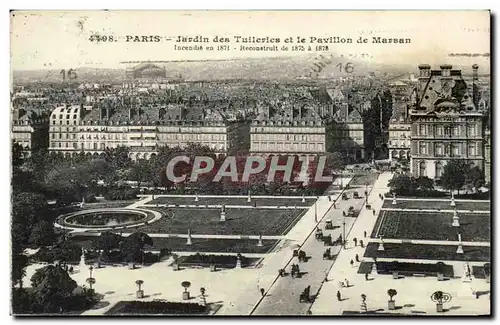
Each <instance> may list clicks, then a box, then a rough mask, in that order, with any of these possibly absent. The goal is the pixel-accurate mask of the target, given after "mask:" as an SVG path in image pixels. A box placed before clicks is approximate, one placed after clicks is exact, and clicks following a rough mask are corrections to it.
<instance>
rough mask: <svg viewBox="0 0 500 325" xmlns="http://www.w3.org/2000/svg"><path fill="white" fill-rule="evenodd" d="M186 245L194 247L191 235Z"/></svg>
mask: <svg viewBox="0 0 500 325" xmlns="http://www.w3.org/2000/svg"><path fill="white" fill-rule="evenodd" d="M186 245H187V246H191V245H192V242H191V235H189V236H188V238H187V241H186Z"/></svg>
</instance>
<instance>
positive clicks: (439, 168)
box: [418, 161, 443, 178]
mask: <svg viewBox="0 0 500 325" xmlns="http://www.w3.org/2000/svg"><path fill="white" fill-rule="evenodd" d="M434 168H435V170H434V175H435V177H436V178H440V177H441V175H442V174H443V164H442V163H441V162H439V161H438V162H436V163H435V165H434ZM418 174H419V176H422V177H425V176H427V164H426V162H425V161H421V162H420V163H419V165H418Z"/></svg>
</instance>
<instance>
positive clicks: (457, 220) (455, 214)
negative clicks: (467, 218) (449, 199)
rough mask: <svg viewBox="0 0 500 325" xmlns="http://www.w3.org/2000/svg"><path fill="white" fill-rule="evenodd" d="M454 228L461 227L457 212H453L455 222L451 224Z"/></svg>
mask: <svg viewBox="0 0 500 325" xmlns="http://www.w3.org/2000/svg"><path fill="white" fill-rule="evenodd" d="M451 226H452V227H460V218H459V217H458V213H457V210H455V211H453V221H452V223H451Z"/></svg>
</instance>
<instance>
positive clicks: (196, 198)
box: [194, 194, 200, 202]
mask: <svg viewBox="0 0 500 325" xmlns="http://www.w3.org/2000/svg"><path fill="white" fill-rule="evenodd" d="M199 200H200V199H199V198H198V194H196V196H195V197H194V201H195V202H198V201H199Z"/></svg>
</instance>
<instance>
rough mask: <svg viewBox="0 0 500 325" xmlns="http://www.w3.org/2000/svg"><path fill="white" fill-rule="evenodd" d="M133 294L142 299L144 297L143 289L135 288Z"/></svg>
mask: <svg viewBox="0 0 500 325" xmlns="http://www.w3.org/2000/svg"><path fill="white" fill-rule="evenodd" d="M135 296H136V297H137V298H138V299H142V298H144V290H137V291H136V292H135Z"/></svg>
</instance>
